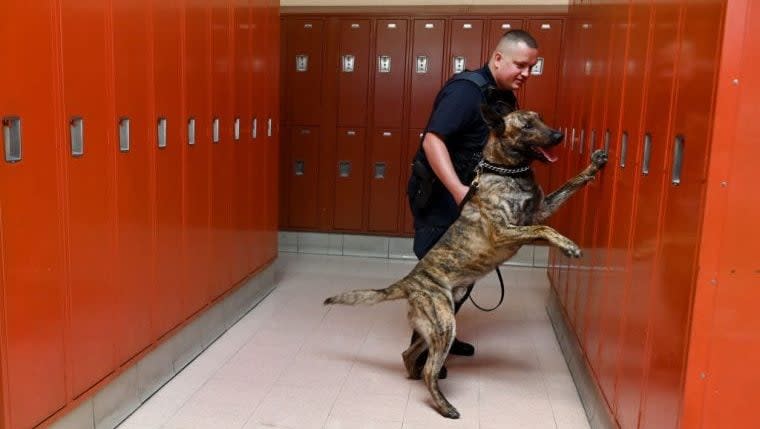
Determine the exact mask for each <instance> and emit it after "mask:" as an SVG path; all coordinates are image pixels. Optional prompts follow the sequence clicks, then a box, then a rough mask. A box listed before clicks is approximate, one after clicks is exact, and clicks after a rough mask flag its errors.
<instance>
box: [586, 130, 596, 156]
mask: <svg viewBox="0 0 760 429" xmlns="http://www.w3.org/2000/svg"><path fill="white" fill-rule="evenodd" d="M595 148H596V130H591V140H589V142H588V153H592V152H594V149H595Z"/></svg>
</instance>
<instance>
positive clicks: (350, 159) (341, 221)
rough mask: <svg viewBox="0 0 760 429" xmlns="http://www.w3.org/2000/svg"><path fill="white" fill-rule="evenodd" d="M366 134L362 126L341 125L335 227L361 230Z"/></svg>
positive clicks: (337, 155) (337, 154)
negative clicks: (343, 126) (348, 126)
mask: <svg viewBox="0 0 760 429" xmlns="http://www.w3.org/2000/svg"><path fill="white" fill-rule="evenodd" d="M365 139H366V134H365V131H364V129H361V128H341V129H338V141H337V148H336V156H335V158H336V160H337V165H335V166H333V168H334V170H333V171H334V174H335V185H334V186H335V204H334V208H335V211H334V212H335V215H334V218H333V227H334V228H335V229H340V230H349V231H360V230H361V229H362V220H363V218H364V217H363V215H362V209H363V208H364V177H365V176H364V153H365V150H364V147H365V141H366V140H365Z"/></svg>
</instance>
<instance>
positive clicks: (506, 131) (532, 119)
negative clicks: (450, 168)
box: [481, 102, 564, 165]
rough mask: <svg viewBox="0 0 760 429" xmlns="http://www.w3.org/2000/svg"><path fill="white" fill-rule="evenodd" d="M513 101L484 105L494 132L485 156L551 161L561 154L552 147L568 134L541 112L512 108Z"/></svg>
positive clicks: (519, 162) (492, 159) (511, 161)
mask: <svg viewBox="0 0 760 429" xmlns="http://www.w3.org/2000/svg"><path fill="white" fill-rule="evenodd" d="M510 110H511V109H510V108H509V105H507V104H505V103H501V102H496V103H489V104H484V105H483V106H481V111H482V114H483V119H484V120H485V122H486V124H487V125H488V128H489V129H490V136H489V138H488V142H487V143H486V147H485V148H484V149H483V156H484V158H485V159H486V160H488V161H490V162H493V163H497V164H502V165H524V164H529V163H531V162H532V161H534V160H538V161H541V162H545V163H551V162H554V161H556V160H557V157H556V156H554V155H552V154H551V148H552V147H553V146H556V145H557V144H559V143H560V142H561V141H562V138H563V137H564V135H563V134H562V133H560V132H559V131H557V130H554V129H552V128H550V127H549V126H547V125H546V124H545V123H544V122H543V121H542V120H541V118H540V117H539V116H538V113H536V112H531V111H527V110H517V111H513V112H511V113H509V112H510Z"/></svg>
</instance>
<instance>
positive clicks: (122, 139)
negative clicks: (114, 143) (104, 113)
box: [119, 116, 129, 152]
mask: <svg viewBox="0 0 760 429" xmlns="http://www.w3.org/2000/svg"><path fill="white" fill-rule="evenodd" d="M119 150H120V151H122V152H129V118H127V117H126V116H122V117H121V118H119Z"/></svg>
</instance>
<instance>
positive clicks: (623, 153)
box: [620, 131, 628, 168]
mask: <svg viewBox="0 0 760 429" xmlns="http://www.w3.org/2000/svg"><path fill="white" fill-rule="evenodd" d="M627 155H628V131H623V135H622V136H620V168H625V161H626V157H627Z"/></svg>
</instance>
